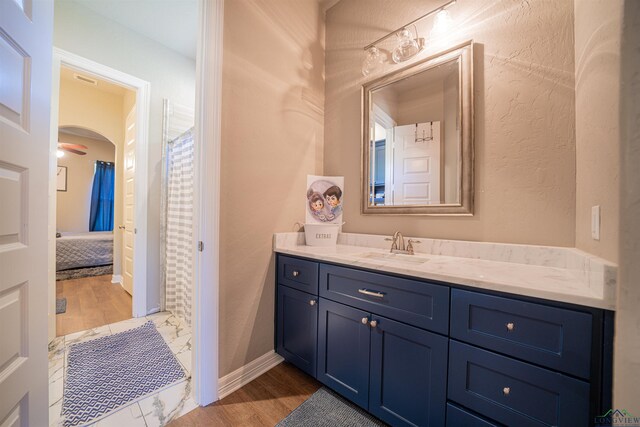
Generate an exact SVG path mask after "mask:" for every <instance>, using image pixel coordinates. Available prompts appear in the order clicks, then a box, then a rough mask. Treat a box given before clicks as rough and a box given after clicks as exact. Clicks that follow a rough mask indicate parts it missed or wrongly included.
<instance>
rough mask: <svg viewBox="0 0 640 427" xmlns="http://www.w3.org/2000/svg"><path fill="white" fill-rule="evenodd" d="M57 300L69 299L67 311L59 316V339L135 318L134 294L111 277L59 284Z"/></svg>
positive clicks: (57, 315) (60, 282) (57, 286)
mask: <svg viewBox="0 0 640 427" xmlns="http://www.w3.org/2000/svg"><path fill="white" fill-rule="evenodd" d="M56 298H66V299H67V312H66V313H63V314H56V335H57V336H61V335H67V334H71V333H74V332H79V331H84V330H86V329H91V328H97V327H98V326H103V325H108V324H109V323H115V322H119V321H121V320H126V319H130V318H131V295H129V294H128V293H127V292H126V291H125V290H124V289H123V288H122V286H120V285H119V284H113V283H111V275H110V274H109V275H105V276H93V277H84V278H82V279H70V280H61V281H59V282H56Z"/></svg>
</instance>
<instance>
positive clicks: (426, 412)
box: [369, 315, 449, 426]
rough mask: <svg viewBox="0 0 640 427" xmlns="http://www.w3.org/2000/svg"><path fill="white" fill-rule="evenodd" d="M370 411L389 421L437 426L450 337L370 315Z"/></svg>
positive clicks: (442, 408) (443, 397)
mask: <svg viewBox="0 0 640 427" xmlns="http://www.w3.org/2000/svg"><path fill="white" fill-rule="evenodd" d="M371 318H372V320H373V321H375V322H377V324H376V326H375V327H373V328H371V374H370V381H371V384H370V387H369V393H370V396H369V412H371V413H372V414H374V415H375V416H377V417H378V418H380V419H381V420H383V421H386V422H387V423H389V424H391V425H394V426H442V425H444V421H445V411H446V399H447V355H448V345H449V340H448V339H447V338H445V337H443V336H440V335H437V334H434V333H431V332H427V331H424V330H422V329H418V328H415V327H413V326H409V325H405V324H402V323H399V322H395V321H393V320H389V319H386V318H384V317H379V316H376V315H372V316H371Z"/></svg>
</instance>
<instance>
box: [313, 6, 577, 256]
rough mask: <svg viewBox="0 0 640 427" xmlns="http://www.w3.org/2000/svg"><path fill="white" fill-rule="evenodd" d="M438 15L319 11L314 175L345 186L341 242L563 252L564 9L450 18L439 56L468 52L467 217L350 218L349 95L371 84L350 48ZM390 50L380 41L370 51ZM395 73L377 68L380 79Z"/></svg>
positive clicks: (355, 179) (570, 117)
mask: <svg viewBox="0 0 640 427" xmlns="http://www.w3.org/2000/svg"><path fill="white" fill-rule="evenodd" d="M440 3H441V2H440V1H435V0H433V1H424V0H342V1H341V2H339V3H338V4H336V5H335V6H334V7H332V8H331V9H330V10H329V11H327V17H326V27H327V36H326V87H325V90H326V93H325V96H326V103H325V146H324V150H325V151H324V173H325V174H327V175H344V176H345V217H344V218H345V221H346V222H347V224H346V225H345V227H344V229H345V231H349V232H364V233H378V234H391V233H392V232H393V231H395V230H401V231H402V232H403V233H405V234H409V235H413V236H428V237H434V238H449V239H465V240H483V241H497V242H514V243H531V244H545V245H558V246H573V245H574V241H575V144H574V142H575V135H574V123H575V108H574V101H575V97H574V87H575V85H574V56H573V32H574V31H573V1H571V0H558V1H535V2H523V1H520V0H501V1H489V2H486V1H483V2H471V1H466V2H458V3H456V4H455V5H453V6H452V7H451V8H450V11H451V14H452V16H453V18H454V20H455V24H456V26H455V28H454V29H453V31H451V32H450V35H449V36H448V39H447V40H445V41H441V44H440V46H441V47H442V46H444V45H453V44H456V43H458V42H463V41H466V40H468V39H473V40H474V41H475V42H476V43H478V44H479V45H480V46H478V49H477V50H476V52H475V54H476V61H475V73H476V78H475V118H476V129H475V135H476V139H475V144H476V148H475V156H476V173H475V187H476V192H475V205H476V208H475V215H474V216H473V217H470V218H469V217H467V218H446V217H389V216H363V215H361V214H360V192H359V188H360V102H361V101H360V88H361V85H362V84H364V83H365V82H367V81H368V80H369V79H374V78H376V77H378V74H376V75H371V76H370V77H369V78H364V77H363V76H362V75H361V73H360V67H361V61H362V59H363V51H362V47H363V46H365V45H367V44H368V43H370V42H372V41H374V40H376V39H377V38H379V37H381V36H383V35H385V34H386V33H388V32H389V31H392V30H393V29H395V28H397V27H399V26H401V25H403V24H404V23H406V22H409V21H411V20H413V19H414V18H415V17H416V16H419V15H421V14H422V13H424V12H426V11H428V10H430V9H432V8H434V7H436V6H437V5H439V4H440ZM391 11H392V13H391ZM431 26H432V21H431V19H427V20H424V21H422V22H421V23H419V24H418V30H419V33H420V35H422V36H427V35H428V34H429V32H430V31H431ZM393 44H394V42H393V39H391V40H390V41H389V42H386V43H384V44H383V45H381V46H380V48H382V49H385V50H389V49H391V48H392V46H393ZM441 47H438V46H434V45H433V44H430V45H429V47H428V48H427V49H428V50H429V52H435V51H436V50H438V49H440V48H441ZM429 52H426V53H423V54H421V55H420V56H419V57H418V58H417V59H414V60H412V62H415V61H418V60H420V59H421V58H424V57H425V56H427V55H428V53H429ZM399 67H401V66H400V65H387V66H386V68H385V70H384V71H391V70H395V69H397V68H399Z"/></svg>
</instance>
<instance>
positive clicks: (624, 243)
mask: <svg viewBox="0 0 640 427" xmlns="http://www.w3.org/2000/svg"><path fill="white" fill-rule="evenodd" d="M616 3H617V2H616ZM638 34H640V2H637V1H629V0H628V1H626V2H624V18H623V28H622V54H621V58H622V66H621V75H622V86H621V87H622V91H621V98H620V141H621V144H620V165H621V168H620V184H621V185H620V188H621V191H620V252H619V265H620V270H619V273H618V283H619V285H618V310H617V312H616V338H615V347H614V355H615V364H614V372H613V373H614V382H613V400H614V406H615V407H616V408H626V409H627V410H628V411H629V412H631V413H632V414H634V415H638V414H640V400H638V385H639V384H640V339H639V337H640V309H639V308H640V262H638V260H640V221H638V219H639V218H640V167H639V165H640V73H638V70H640V37H638ZM610 191H612V192H615V189H613V188H611V189H610Z"/></svg>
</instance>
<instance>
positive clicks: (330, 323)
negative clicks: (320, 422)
mask: <svg viewBox="0 0 640 427" xmlns="http://www.w3.org/2000/svg"><path fill="white" fill-rule="evenodd" d="M319 305H320V307H319V312H318V377H317V378H318V380H319V381H321V382H322V383H324V384H326V385H327V386H329V387H330V388H332V389H333V390H335V391H337V392H338V393H340V394H342V395H343V396H344V397H346V398H347V399H349V400H351V401H352V402H354V403H355V404H357V405H359V406H361V407H363V408H365V409H367V406H368V403H369V342H370V330H369V329H370V327H369V325H368V324H363V322H362V319H367V320H368V319H369V313H367V312H366V311H362V310H356V309H355V308H351V307H349V306H346V305H343V304H338V303H335V302H333V301H328V300H326V299H324V298H320V303H319Z"/></svg>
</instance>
